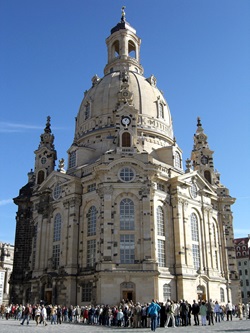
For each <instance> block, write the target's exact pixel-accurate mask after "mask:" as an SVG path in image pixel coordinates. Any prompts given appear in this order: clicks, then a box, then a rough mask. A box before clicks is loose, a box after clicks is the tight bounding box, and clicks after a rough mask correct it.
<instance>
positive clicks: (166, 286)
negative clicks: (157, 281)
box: [163, 283, 171, 302]
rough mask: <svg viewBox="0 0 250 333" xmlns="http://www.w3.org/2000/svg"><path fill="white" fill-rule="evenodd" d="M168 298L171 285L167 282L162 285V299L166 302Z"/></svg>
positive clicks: (169, 297)
mask: <svg viewBox="0 0 250 333" xmlns="http://www.w3.org/2000/svg"><path fill="white" fill-rule="evenodd" d="M168 299H171V286H170V284H168V283H165V284H164V285H163V300H164V302H167V300H168Z"/></svg>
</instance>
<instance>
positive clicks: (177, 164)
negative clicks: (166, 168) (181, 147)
mask: <svg viewBox="0 0 250 333" xmlns="http://www.w3.org/2000/svg"><path fill="white" fill-rule="evenodd" d="M174 166H175V167H176V168H179V169H180V168H181V155H180V154H179V153H178V151H176V152H175V154H174Z"/></svg>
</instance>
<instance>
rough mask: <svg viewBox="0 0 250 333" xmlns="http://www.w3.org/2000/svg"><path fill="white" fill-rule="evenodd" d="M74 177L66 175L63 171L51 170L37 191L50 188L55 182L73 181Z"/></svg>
mask: <svg viewBox="0 0 250 333" xmlns="http://www.w3.org/2000/svg"><path fill="white" fill-rule="evenodd" d="M76 179H78V178H76V177H73V176H70V175H67V174H65V173H62V172H59V171H53V172H51V174H50V175H49V176H48V177H47V178H46V179H45V180H44V181H43V182H42V184H41V185H40V187H39V189H38V191H39V192H40V191H44V190H47V189H52V188H53V187H54V185H55V184H58V183H60V184H66V183H70V182H73V181H76Z"/></svg>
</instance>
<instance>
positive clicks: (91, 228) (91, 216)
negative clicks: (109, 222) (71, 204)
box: [87, 206, 97, 236]
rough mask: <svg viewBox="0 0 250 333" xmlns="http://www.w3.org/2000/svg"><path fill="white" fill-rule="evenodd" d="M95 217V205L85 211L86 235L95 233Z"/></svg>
mask: <svg viewBox="0 0 250 333" xmlns="http://www.w3.org/2000/svg"><path fill="white" fill-rule="evenodd" d="M96 217H97V209H96V208H95V206H91V207H90V209H89V210H88V213H87V219H88V236H93V235H95V234H96Z"/></svg>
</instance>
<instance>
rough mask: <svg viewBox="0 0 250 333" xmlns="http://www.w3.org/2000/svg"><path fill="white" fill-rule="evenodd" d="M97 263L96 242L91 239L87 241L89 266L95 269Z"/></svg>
mask: <svg viewBox="0 0 250 333" xmlns="http://www.w3.org/2000/svg"><path fill="white" fill-rule="evenodd" d="M95 262H96V240H95V239H90V240H88V241H87V266H88V267H93V266H94V265H95Z"/></svg>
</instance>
